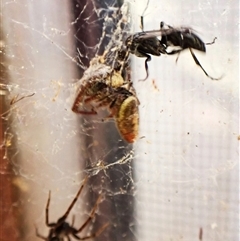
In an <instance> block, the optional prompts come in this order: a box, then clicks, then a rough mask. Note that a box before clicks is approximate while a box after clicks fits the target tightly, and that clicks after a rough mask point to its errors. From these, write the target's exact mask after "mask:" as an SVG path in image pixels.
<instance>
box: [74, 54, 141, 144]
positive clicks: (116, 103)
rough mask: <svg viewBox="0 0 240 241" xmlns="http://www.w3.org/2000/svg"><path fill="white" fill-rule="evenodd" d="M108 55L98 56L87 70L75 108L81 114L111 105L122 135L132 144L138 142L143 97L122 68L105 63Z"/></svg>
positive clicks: (111, 112) (94, 112) (110, 116)
mask: <svg viewBox="0 0 240 241" xmlns="http://www.w3.org/2000/svg"><path fill="white" fill-rule="evenodd" d="M105 61H106V59H104V55H103V56H101V57H96V58H94V59H93V60H92V61H91V63H90V67H89V68H88V69H87V70H86V71H85V73H84V76H83V78H82V79H81V82H82V83H83V84H82V85H81V86H80V88H79V91H78V94H77V97H76V99H75V101H74V104H73V107H72V111H73V112H75V113H78V114H85V115H93V114H97V109H99V108H101V107H106V106H107V107H108V109H109V112H110V115H109V116H108V118H115V120H116V124H117V128H118V130H119V132H120V134H121V136H122V137H123V138H124V139H125V140H126V141H127V142H129V143H132V142H134V141H135V139H136V137H137V135H138V126H139V112H138V105H139V100H138V98H137V97H136V93H135V89H134V88H133V86H132V84H131V82H130V81H124V79H123V77H122V75H121V74H120V72H121V71H122V70H121V71H120V69H117V70H116V68H117V67H116V66H115V67H114V70H112V68H111V67H110V66H108V65H106V64H104V62H105Z"/></svg>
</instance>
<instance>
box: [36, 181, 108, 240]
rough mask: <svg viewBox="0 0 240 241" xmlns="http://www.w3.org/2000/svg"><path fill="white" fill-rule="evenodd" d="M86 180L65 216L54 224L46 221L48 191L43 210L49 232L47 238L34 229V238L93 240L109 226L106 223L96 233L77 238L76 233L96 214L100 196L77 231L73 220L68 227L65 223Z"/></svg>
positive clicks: (48, 202)
mask: <svg viewBox="0 0 240 241" xmlns="http://www.w3.org/2000/svg"><path fill="white" fill-rule="evenodd" d="M87 180H88V178H85V180H84V182H83V184H82V186H81V187H80V189H79V191H78V193H77V195H76V196H75V198H74V199H73V201H72V203H71V204H70V206H69V207H68V209H67V211H66V212H65V214H64V215H63V216H62V217H60V218H59V219H58V220H57V222H56V223H49V219H48V209H49V204H50V198H51V192H50V191H49V196H48V201H47V206H46V209H45V212H46V221H45V223H46V225H47V227H49V228H50V230H49V234H48V236H47V237H44V236H42V235H41V234H39V233H38V230H37V228H36V236H37V237H39V238H41V239H43V240H45V241H64V240H65V238H67V240H68V241H71V239H70V235H71V236H73V237H74V238H75V239H77V240H85V239H90V238H94V237H97V236H99V235H100V234H101V233H102V232H103V230H104V229H105V228H106V227H107V226H108V225H109V224H108V223H106V224H105V225H103V226H102V227H101V228H100V229H99V230H97V232H96V233H93V234H91V235H87V236H85V237H79V236H78V233H80V232H81V231H82V230H83V229H84V228H85V227H86V226H87V225H88V224H89V222H90V221H91V220H92V218H93V217H94V215H95V213H96V209H97V207H98V204H99V202H100V200H101V195H100V196H99V197H98V199H97V201H96V203H95V205H94V206H93V208H92V210H91V213H90V215H89V217H88V218H87V220H86V221H85V222H84V223H83V224H82V226H81V227H80V228H78V229H76V228H74V227H73V224H74V218H73V221H72V224H71V225H70V224H69V223H68V222H66V219H67V217H68V214H69V213H70V211H71V209H72V208H73V206H74V204H75V203H76V201H77V199H78V197H79V196H80V194H81V192H82V189H83V187H84V185H85V183H86V182H87Z"/></svg>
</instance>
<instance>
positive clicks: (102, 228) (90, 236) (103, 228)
mask: <svg viewBox="0 0 240 241" xmlns="http://www.w3.org/2000/svg"><path fill="white" fill-rule="evenodd" d="M108 226H109V223H105V224H104V225H103V226H102V227H100V228H99V229H98V230H97V232H95V233H93V234H91V235H88V236H85V237H82V238H81V237H79V236H78V235H76V234H72V235H73V236H74V237H75V238H76V239H77V240H86V239H90V238H95V237H98V236H99V235H100V234H101V233H102V232H103V231H104V230H105V229H106V228H107V227H108Z"/></svg>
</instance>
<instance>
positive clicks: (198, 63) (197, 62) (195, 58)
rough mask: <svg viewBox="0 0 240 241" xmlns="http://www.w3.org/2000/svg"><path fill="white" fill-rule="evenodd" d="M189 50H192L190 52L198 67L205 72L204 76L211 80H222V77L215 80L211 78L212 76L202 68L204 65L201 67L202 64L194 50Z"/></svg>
mask: <svg viewBox="0 0 240 241" xmlns="http://www.w3.org/2000/svg"><path fill="white" fill-rule="evenodd" d="M189 50H190V52H191V55H192V57H193V59H194V61H195V63H196V65H198V66H199V67H200V68H201V69H202V71H203V72H204V74H205V75H206V76H207V77H208V78H210V79H211V80H220V79H221V78H222V76H221V77H219V78H213V77H211V76H210V75H209V74H208V73H207V72H206V70H205V69H204V68H203V67H202V65H201V64H200V62H199V61H198V59H197V57H196V55H195V54H194V52H193V50H192V49H191V48H189Z"/></svg>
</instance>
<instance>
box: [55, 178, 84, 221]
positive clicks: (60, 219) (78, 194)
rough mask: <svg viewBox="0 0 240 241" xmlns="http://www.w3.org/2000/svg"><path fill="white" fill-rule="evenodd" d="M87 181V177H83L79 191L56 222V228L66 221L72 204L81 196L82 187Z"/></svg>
mask: <svg viewBox="0 0 240 241" xmlns="http://www.w3.org/2000/svg"><path fill="white" fill-rule="evenodd" d="M87 180H88V177H85V179H84V181H83V184H82V185H81V187H80V189H79V191H78V192H77V195H76V196H75V198H74V199H73V201H72V203H71V204H70V206H69V207H68V209H67V211H66V212H65V214H64V215H63V216H62V217H61V218H59V219H58V221H57V224H58V226H59V225H60V224H62V223H63V222H64V221H65V220H66V218H67V217H68V214H69V213H70V211H71V210H72V208H73V206H74V204H75V203H76V201H77V199H78V197H79V196H80V194H81V192H82V190H83V187H84V186H85V184H86V182H87Z"/></svg>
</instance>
